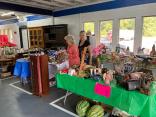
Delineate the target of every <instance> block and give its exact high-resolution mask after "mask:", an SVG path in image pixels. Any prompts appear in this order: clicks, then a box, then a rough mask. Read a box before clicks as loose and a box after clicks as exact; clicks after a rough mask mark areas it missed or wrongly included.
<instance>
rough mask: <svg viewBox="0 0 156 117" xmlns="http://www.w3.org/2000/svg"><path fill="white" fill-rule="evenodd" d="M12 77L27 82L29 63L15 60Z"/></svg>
mask: <svg viewBox="0 0 156 117" xmlns="http://www.w3.org/2000/svg"><path fill="white" fill-rule="evenodd" d="M14 75H15V76H18V77H20V78H21V79H22V80H27V79H28V78H30V77H31V70H30V62H29V61H27V60H25V59H18V60H16V64H15V68H14Z"/></svg>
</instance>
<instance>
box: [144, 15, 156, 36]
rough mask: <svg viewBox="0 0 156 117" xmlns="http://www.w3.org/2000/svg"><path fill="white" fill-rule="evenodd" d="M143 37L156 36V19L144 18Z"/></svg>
mask: <svg viewBox="0 0 156 117" xmlns="http://www.w3.org/2000/svg"><path fill="white" fill-rule="evenodd" d="M143 36H147V37H153V36H156V17H144V19H143Z"/></svg>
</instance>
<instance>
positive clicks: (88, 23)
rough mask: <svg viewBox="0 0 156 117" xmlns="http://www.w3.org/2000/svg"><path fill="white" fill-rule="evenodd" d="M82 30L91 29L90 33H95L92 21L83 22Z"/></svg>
mask: <svg viewBox="0 0 156 117" xmlns="http://www.w3.org/2000/svg"><path fill="white" fill-rule="evenodd" d="M84 31H85V32H87V31H91V33H92V35H94V34H95V24H94V22H86V23H84Z"/></svg>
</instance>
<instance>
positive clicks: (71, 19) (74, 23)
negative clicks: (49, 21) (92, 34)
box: [54, 14, 80, 43]
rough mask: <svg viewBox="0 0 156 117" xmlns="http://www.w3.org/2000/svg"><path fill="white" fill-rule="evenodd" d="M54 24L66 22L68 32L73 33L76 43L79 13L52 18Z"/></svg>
mask: <svg viewBox="0 0 156 117" xmlns="http://www.w3.org/2000/svg"><path fill="white" fill-rule="evenodd" d="M54 24H68V33H69V34H70V35H73V36H74V38H75V41H76V43H78V41H79V31H80V15H79V14H78V15H70V16H64V17H56V18H54Z"/></svg>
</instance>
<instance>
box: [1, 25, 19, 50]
mask: <svg viewBox="0 0 156 117" xmlns="http://www.w3.org/2000/svg"><path fill="white" fill-rule="evenodd" d="M0 29H11V30H12V32H13V39H14V41H15V42H16V44H17V47H18V48H20V36H19V27H18V25H17V24H16V23H15V24H7V25H0Z"/></svg>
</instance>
